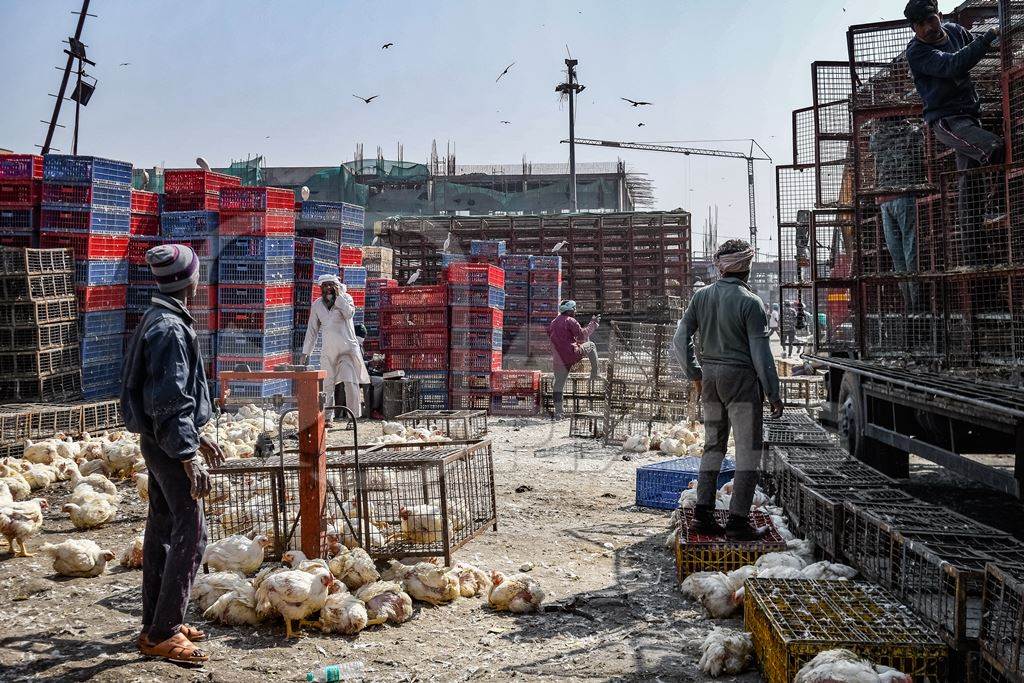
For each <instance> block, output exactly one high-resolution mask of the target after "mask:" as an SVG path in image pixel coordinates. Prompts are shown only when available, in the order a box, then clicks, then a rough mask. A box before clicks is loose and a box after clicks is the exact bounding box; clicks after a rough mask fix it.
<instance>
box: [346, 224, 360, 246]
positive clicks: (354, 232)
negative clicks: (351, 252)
mask: <svg viewBox="0 0 1024 683" xmlns="http://www.w3.org/2000/svg"><path fill="white" fill-rule="evenodd" d="M341 244H343V245H345V246H352V247H358V246H361V245H362V244H363V229H362V228H361V227H359V228H342V229H341Z"/></svg>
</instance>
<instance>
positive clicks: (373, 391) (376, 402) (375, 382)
mask: <svg viewBox="0 0 1024 683" xmlns="http://www.w3.org/2000/svg"><path fill="white" fill-rule="evenodd" d="M355 331H356V339H358V340H359V357H360V358H362V360H363V365H365V366H366V374H367V376H368V377H369V378H370V382H369V384H366V385H364V386H363V402H364V403H365V404H366V412H367V413H369V415H370V417H371V418H373V419H380V418H381V417H382V416H383V412H384V376H383V375H384V373H383V372H381V371H380V370H379V369H377V368H376V367H375V366H374V363H373V355H372V354H371V355H370V357H369V358H367V357H366V335H367V333H368V330H367V329H366V325H364V324H363V323H356V325H355Z"/></svg>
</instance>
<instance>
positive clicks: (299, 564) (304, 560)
mask: <svg viewBox="0 0 1024 683" xmlns="http://www.w3.org/2000/svg"><path fill="white" fill-rule="evenodd" d="M281 562H282V564H285V565H287V566H288V568H289V569H298V570H299V571H300V572H312V571H313V570H315V569H317V568H322V569H326V570H328V571H330V567H328V566H327V560H324V559H321V558H319V557H316V558H313V559H312V560H311V559H309V558H308V557H306V553H304V552H302V551H301V550H288V551H286V552H285V553H284V554H283V555H281Z"/></svg>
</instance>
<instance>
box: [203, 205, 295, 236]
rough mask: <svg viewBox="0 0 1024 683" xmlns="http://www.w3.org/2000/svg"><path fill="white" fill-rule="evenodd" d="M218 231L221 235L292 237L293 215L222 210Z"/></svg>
mask: <svg viewBox="0 0 1024 683" xmlns="http://www.w3.org/2000/svg"><path fill="white" fill-rule="evenodd" d="M218 230H219V231H220V234H222V235H294V234H295V214H294V213H292V212H291V211H282V212H279V213H275V212H267V211H235V210H228V209H223V208H222V209H221V214H220V227H219V228H218Z"/></svg>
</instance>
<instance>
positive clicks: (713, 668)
mask: <svg viewBox="0 0 1024 683" xmlns="http://www.w3.org/2000/svg"><path fill="white" fill-rule="evenodd" d="M700 651H701V656H700V668H701V671H703V672H704V673H706V674H708V675H710V676H712V677H713V678H718V677H719V676H721V675H722V674H729V675H735V674H738V673H742V672H743V671H745V670H746V669H747V668H748V667H749V666H750V664H751V661H752V660H753V657H754V640H753V638H751V636H750V634H749V633H744V632H743V631H736V630H733V629H731V628H722V627H720V626H716V627H715V628H713V629H712V630H711V632H710V633H708V634H707V636H706V637H705V638H704V642H703V643H701V646H700Z"/></svg>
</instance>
